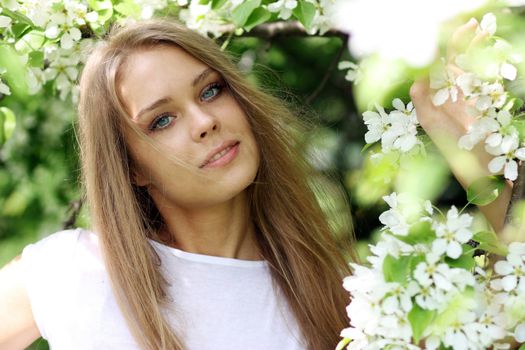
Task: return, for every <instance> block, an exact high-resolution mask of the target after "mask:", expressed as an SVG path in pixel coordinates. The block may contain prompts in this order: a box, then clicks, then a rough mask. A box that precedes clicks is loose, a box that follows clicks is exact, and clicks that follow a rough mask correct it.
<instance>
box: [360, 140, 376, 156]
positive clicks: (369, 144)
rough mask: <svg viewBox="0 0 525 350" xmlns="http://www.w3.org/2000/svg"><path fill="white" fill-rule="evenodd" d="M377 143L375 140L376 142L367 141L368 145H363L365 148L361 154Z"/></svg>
mask: <svg viewBox="0 0 525 350" xmlns="http://www.w3.org/2000/svg"><path fill="white" fill-rule="evenodd" d="M375 145H377V142H374V143H367V144H366V145H364V146H363V148H362V149H361V154H363V153H365V152H366V151H368V149H369V148H370V147H373V146H375Z"/></svg>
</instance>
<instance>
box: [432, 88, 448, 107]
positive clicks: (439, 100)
mask: <svg viewBox="0 0 525 350" xmlns="http://www.w3.org/2000/svg"><path fill="white" fill-rule="evenodd" d="M447 99H448V89H447V88H443V89H440V90H438V91H437V92H436V94H435V95H434V96H433V97H432V103H433V104H434V106H441V105H442V104H443V103H445V102H446V101H447Z"/></svg>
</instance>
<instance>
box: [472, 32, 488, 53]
mask: <svg viewBox="0 0 525 350" xmlns="http://www.w3.org/2000/svg"><path fill="white" fill-rule="evenodd" d="M489 36H490V34H489V32H487V31H486V30H482V31H480V32H479V33H477V34H476V36H475V37H474V39H472V41H471V42H470V44H469V46H468V48H467V51H471V50H474V49H476V48H478V47H480V46H481V45H482V44H483V43H484V42H485V41H486V40H487V38H488V37H489Z"/></svg>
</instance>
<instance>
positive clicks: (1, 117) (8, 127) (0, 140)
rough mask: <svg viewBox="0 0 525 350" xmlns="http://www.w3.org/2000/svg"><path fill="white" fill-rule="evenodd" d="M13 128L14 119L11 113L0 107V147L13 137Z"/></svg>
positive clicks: (14, 124)
mask: <svg viewBox="0 0 525 350" xmlns="http://www.w3.org/2000/svg"><path fill="white" fill-rule="evenodd" d="M15 126H16V118H15V114H14V113H13V111H12V110H10V109H9V108H7V107H0V146H1V145H3V144H4V143H5V142H6V141H7V140H9V138H10V137H11V135H13V131H14V130H15Z"/></svg>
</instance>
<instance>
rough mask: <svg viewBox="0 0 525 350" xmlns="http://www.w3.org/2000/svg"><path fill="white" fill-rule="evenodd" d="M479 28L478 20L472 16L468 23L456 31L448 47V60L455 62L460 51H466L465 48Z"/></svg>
mask: <svg viewBox="0 0 525 350" xmlns="http://www.w3.org/2000/svg"><path fill="white" fill-rule="evenodd" d="M477 28H478V21H477V20H476V19H475V18H471V19H470V20H469V21H468V22H467V23H465V24H464V25H462V26H461V27H459V28H458V29H457V30H456V31H454V33H453V34H452V37H451V39H450V41H449V44H448V47H447V60H448V62H453V60H454V59H455V57H456V56H457V55H458V54H459V53H461V52H463V51H465V48H466V47H467V46H468V45H469V43H470V42H471V40H472V38H473V37H474V36H475V33H476V29H477Z"/></svg>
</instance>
